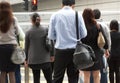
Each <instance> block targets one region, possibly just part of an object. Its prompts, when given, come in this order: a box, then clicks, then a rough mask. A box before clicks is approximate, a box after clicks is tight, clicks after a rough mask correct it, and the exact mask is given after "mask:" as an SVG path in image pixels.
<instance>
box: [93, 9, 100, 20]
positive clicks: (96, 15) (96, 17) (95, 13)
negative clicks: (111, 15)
mask: <svg viewBox="0 0 120 83" xmlns="http://www.w3.org/2000/svg"><path fill="white" fill-rule="evenodd" d="M93 13H94V16H95V19H100V16H101V12H100V10H99V9H94V10H93Z"/></svg>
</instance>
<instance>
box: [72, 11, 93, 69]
mask: <svg viewBox="0 0 120 83" xmlns="http://www.w3.org/2000/svg"><path fill="white" fill-rule="evenodd" d="M76 35H77V40H79V30H78V13H77V12H76ZM73 62H74V64H75V65H76V67H77V68H78V69H85V68H88V67H91V66H93V65H94V63H95V54H94V51H93V49H92V48H91V47H90V46H88V45H86V44H83V43H82V42H80V41H77V45H76V48H75V52H74V54H73Z"/></svg>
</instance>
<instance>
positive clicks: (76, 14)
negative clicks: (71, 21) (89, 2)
mask: <svg viewBox="0 0 120 83" xmlns="http://www.w3.org/2000/svg"><path fill="white" fill-rule="evenodd" d="M75 19H76V35H77V40H79V29H78V12H77V11H76V12H75Z"/></svg>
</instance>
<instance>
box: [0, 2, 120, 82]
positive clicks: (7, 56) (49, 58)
mask: <svg viewBox="0 0 120 83" xmlns="http://www.w3.org/2000/svg"><path fill="white" fill-rule="evenodd" d="M74 8H75V0H62V8H61V9H60V10H58V11H57V12H56V13H54V14H53V15H52V16H51V18H50V22H49V28H48V27H45V26H42V25H41V21H42V19H41V17H40V15H39V14H38V13H37V12H35V13H33V14H32V15H31V18H30V19H31V24H32V25H31V26H30V29H29V30H28V31H27V32H26V33H24V32H23V31H22V29H21V27H20V26H19V24H18V20H17V18H16V17H15V16H14V15H13V12H12V8H11V5H10V3H9V2H6V1H2V2H0V83H21V73H20V66H21V65H24V66H25V67H29V68H31V69H32V73H33V83H40V77H41V76H40V74H41V70H42V72H43V74H44V77H45V79H46V83H63V79H64V74H65V72H66V73H67V77H68V83H108V81H110V83H120V32H119V29H120V28H119V27H120V26H119V22H118V20H116V19H113V20H111V21H110V23H109V25H107V24H106V23H105V22H104V21H103V20H102V19H101V12H100V10H99V9H91V8H85V9H84V10H83V12H82V13H80V12H78V30H79V33H78V35H79V37H80V39H79V40H77V37H76V16H75V12H76V11H75V9H74ZM100 30H102V33H103V34H104V38H105V40H106V41H105V43H106V44H105V45H104V47H102V48H100V47H99V46H98V44H97V38H98V35H99V31H100ZM20 41H24V42H25V44H24V48H23V49H24V51H25V54H26V60H25V61H24V63H23V64H14V63H13V62H12V60H11V56H12V53H13V52H14V49H15V47H16V46H17V45H20V46H21V43H20ZM78 41H81V42H82V43H84V44H86V45H89V46H90V47H91V48H92V49H93V51H94V53H95V63H94V64H93V65H92V66H91V67H88V68H85V69H81V70H80V69H78V68H77V67H76V65H75V64H74V62H73V54H74V52H75V48H76V44H77V42H78ZM108 72H109V79H108V77H107V75H108ZM114 75H115V76H114ZM79 80H80V81H79Z"/></svg>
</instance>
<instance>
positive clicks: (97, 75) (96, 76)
mask: <svg viewBox="0 0 120 83" xmlns="http://www.w3.org/2000/svg"><path fill="white" fill-rule="evenodd" d="M92 73H93V79H94V83H100V70H97V71H93V72H92Z"/></svg>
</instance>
